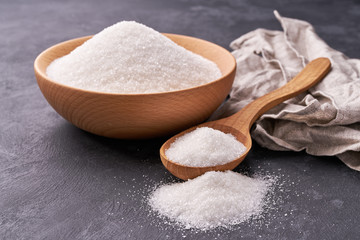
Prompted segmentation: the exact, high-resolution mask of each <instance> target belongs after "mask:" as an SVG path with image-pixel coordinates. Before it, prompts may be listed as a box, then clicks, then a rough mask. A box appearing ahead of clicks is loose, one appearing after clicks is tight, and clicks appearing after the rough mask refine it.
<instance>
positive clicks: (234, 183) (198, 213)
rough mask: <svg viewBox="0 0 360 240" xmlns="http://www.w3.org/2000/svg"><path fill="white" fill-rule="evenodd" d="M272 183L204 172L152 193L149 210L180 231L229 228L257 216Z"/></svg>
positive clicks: (239, 176)
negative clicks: (169, 221)
mask: <svg viewBox="0 0 360 240" xmlns="http://www.w3.org/2000/svg"><path fill="white" fill-rule="evenodd" d="M272 184H273V182H272V181H271V180H265V179H260V178H250V177H247V176H244V175H242V174H239V173H235V172H232V171H226V172H207V173H205V174H204V175H202V176H200V177H197V178H195V179H192V180H188V181H186V182H183V183H173V184H169V185H163V186H160V187H159V188H157V189H156V190H155V191H153V192H152V193H151V195H150V197H149V200H148V203H149V205H150V206H151V208H152V209H153V210H154V211H155V212H157V213H158V214H160V215H161V216H165V217H167V218H169V219H170V220H171V221H172V222H176V223H178V224H180V225H181V226H182V227H184V228H195V229H200V230H209V229H213V228H216V227H224V228H230V227H231V226H233V225H236V224H239V223H242V222H245V221H247V220H250V219H251V218H255V217H256V216H260V215H261V214H262V212H263V210H264V206H265V204H266V195H267V193H268V191H269V189H270V187H271V185H272Z"/></svg>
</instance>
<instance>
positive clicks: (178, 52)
mask: <svg viewBox="0 0 360 240" xmlns="http://www.w3.org/2000/svg"><path fill="white" fill-rule="evenodd" d="M46 73H47V75H48V76H49V77H50V78H51V79H52V80H54V81H57V82H60V83H62V84H65V85H69V86H73V87H77V88H81V89H86V90H92V91H98V92H110V93H154V92H165V91H174V90H180V89H186V88H191V87H194V86H199V85H202V84H205V83H208V82H211V81H213V80H216V79H218V78H219V77H221V72H220V70H219V68H218V67H217V65H216V64H215V63H213V62H211V61H209V60H207V59H205V58H204V57H202V56H200V55H197V54H195V53H192V52H190V51H188V50H186V49H185V48H183V47H181V46H179V45H177V44H176V43H174V42H173V41H171V40H170V39H169V38H167V37H165V36H164V35H162V34H161V33H159V32H157V31H155V30H154V29H152V28H149V27H147V26H145V25H143V24H140V23H136V22H133V21H122V22H119V23H117V24H114V25H113V26H110V27H108V28H105V29H104V30H103V31H101V32H100V33H98V34H96V35H95V36H93V37H92V38H91V39H90V40H88V41H86V42H85V43H84V44H83V45H81V46H79V47H77V48H76V49H75V50H73V51H72V52H71V53H70V54H68V55H66V56H64V57H61V58H59V59H56V60H55V61H53V62H52V63H51V64H50V65H49V67H48V68H47V70H46Z"/></svg>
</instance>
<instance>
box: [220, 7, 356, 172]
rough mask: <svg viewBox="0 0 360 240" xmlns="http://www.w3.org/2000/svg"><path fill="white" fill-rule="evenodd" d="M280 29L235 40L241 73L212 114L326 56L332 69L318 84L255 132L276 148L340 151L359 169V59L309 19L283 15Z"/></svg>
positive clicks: (226, 111)
mask: <svg viewBox="0 0 360 240" xmlns="http://www.w3.org/2000/svg"><path fill="white" fill-rule="evenodd" d="M275 16H276V17H277V19H278V20H279V21H280V23H281V25H282V28H283V32H282V31H270V30H266V29H257V30H255V31H252V32H249V33H247V34H245V35H243V36H241V37H240V38H238V39H236V40H235V41H233V42H232V43H231V45H230V46H231V48H232V49H234V51H233V55H234V57H235V58H236V61H237V73H236V77H235V82H234V85H233V88H232V91H231V94H230V99H229V101H227V102H226V103H225V104H224V105H223V107H222V108H220V109H219V110H218V111H217V112H216V113H215V115H214V118H219V117H224V116H229V115H231V114H233V113H235V112H237V111H238V110H240V109H241V108H242V107H244V106H245V105H246V104H248V103H249V102H250V101H252V100H254V99H256V98H258V97H260V96H262V95H264V94H265V93H267V92H270V91H271V90H274V89H276V88H278V87H280V86H282V85H284V84H285V83H286V82H287V81H289V80H290V79H291V78H292V77H294V76H295V75H296V74H297V73H298V72H299V71H301V69H302V68H303V67H304V66H305V65H306V63H307V62H309V61H311V60H313V59H315V58H318V57H327V58H329V59H330V60H331V62H332V70H331V72H330V73H329V74H328V75H327V76H326V77H325V78H324V79H323V80H322V81H321V82H320V83H319V84H317V85H316V86H315V87H313V88H311V89H310V90H309V91H308V92H306V93H303V94H301V95H299V96H297V97H295V98H293V99H290V100H288V101H286V102H284V103H283V104H281V105H279V106H277V107H275V108H273V109H271V110H270V111H268V112H267V113H266V114H264V115H263V116H262V117H261V118H260V119H259V120H258V121H257V122H256V124H255V127H254V128H253V130H252V137H253V138H254V139H255V140H256V141H257V142H258V143H259V144H260V145H262V146H263V147H267V148H269V149H272V150H293V151H301V150H304V149H305V150H306V152H307V153H309V154H312V155H319V156H321V155H336V156H337V157H339V158H340V159H341V160H342V161H343V162H344V163H345V164H346V165H348V166H349V167H350V168H353V169H355V170H358V171H360V153H359V151H360V123H359V122H360V60H359V59H349V58H347V57H346V56H344V55H343V54H342V53H341V52H338V51H336V50H334V49H332V48H330V47H329V46H328V45H327V44H326V43H325V42H324V41H323V40H321V39H320V38H319V36H318V35H316V33H315V31H314V28H313V27H312V26H311V24H309V23H307V22H305V21H301V20H297V19H290V18H284V17H281V16H280V15H279V14H278V13H277V12H276V11H275Z"/></svg>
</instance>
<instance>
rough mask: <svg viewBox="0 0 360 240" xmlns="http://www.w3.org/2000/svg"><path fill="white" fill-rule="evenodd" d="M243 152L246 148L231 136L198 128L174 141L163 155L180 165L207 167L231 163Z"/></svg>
mask: <svg viewBox="0 0 360 240" xmlns="http://www.w3.org/2000/svg"><path fill="white" fill-rule="evenodd" d="M245 150H246V147H245V146H244V145H243V144H242V143H241V142H239V141H238V140H237V139H236V138H235V137H234V136H233V135H231V134H226V133H224V132H221V131H219V130H215V129H212V128H208V127H200V128H197V129H196V130H194V131H192V132H189V133H187V134H185V135H183V136H181V137H179V138H178V139H176V140H175V141H174V142H173V143H172V144H171V145H170V147H169V148H168V149H167V150H166V151H165V155H166V157H167V158H168V159H169V160H170V161H172V162H175V163H179V164H181V165H185V166H192V167H207V166H216V165H222V164H226V163H228V162H231V161H233V160H235V159H236V158H238V157H239V156H241V155H242V154H243V153H244V152H245Z"/></svg>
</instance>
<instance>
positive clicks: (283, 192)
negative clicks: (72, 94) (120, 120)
mask: <svg viewBox="0 0 360 240" xmlns="http://www.w3.org/2000/svg"><path fill="white" fill-rule="evenodd" d="M274 9H277V10H278V11H279V12H280V14H282V15H283V16H286V17H292V18H299V19H303V20H306V21H309V22H311V23H312V24H313V25H314V26H315V29H316V30H317V33H318V34H319V35H320V37H322V38H323V39H324V40H325V41H326V42H327V43H328V44H329V45H330V46H331V47H333V48H335V49H337V50H340V51H342V52H344V53H345V54H346V55H348V56H349V57H352V58H360V44H359V40H360V26H359V23H360V2H359V1H325V0H299V1H294V0H293V1H290V0H282V1H280V0H277V1H265V0H264V1H260V0H243V1H241V0H238V1H236V0H227V1H212V0H197V1H191V0H181V1H167V0H155V1H147V0H134V1H115V0H112V1H108V0H103V1H95V0H92V1H46V0H37V1H26V0H24V1H10V0H9V1H4V0H2V1H0V239H183V238H189V239H213V238H218V239H241V238H243V239H358V238H359V236H360V235H359V234H360V229H359V223H360V216H359V212H360V205H359V197H360V185H359V180H360V175H359V173H358V172H356V171H354V170H351V169H349V168H347V167H346V166H345V165H344V164H343V163H342V162H341V161H339V160H338V159H337V158H335V157H314V156H309V155H307V154H306V153H303V152H300V153H294V152H273V151H269V150H266V149H264V148H261V147H259V146H257V145H256V144H255V146H254V148H253V150H252V151H251V153H250V155H249V156H248V157H247V159H246V160H245V161H244V162H243V163H242V164H241V165H240V166H239V167H238V168H237V169H236V171H239V172H244V173H247V174H249V175H253V174H259V173H261V174H270V175H272V176H276V177H277V178H278V183H277V186H276V188H275V189H274V193H273V196H272V198H271V199H272V200H271V204H270V207H269V208H268V209H267V210H266V213H265V214H264V216H263V217H262V219H260V220H253V221H251V222H249V223H244V224H240V225H239V226H238V227H236V228H235V229H232V230H224V229H217V230H214V231H209V232H196V231H190V230H181V229H179V228H177V227H173V226H171V225H168V224H165V222H164V220H162V219H160V218H158V217H157V216H155V215H154V214H151V213H149V209H148V207H147V205H146V203H145V201H146V197H147V194H148V192H149V191H150V190H151V189H152V188H153V187H154V186H155V185H156V184H159V183H160V182H170V181H174V180H176V179H175V178H174V177H172V176H171V175H170V174H169V173H168V172H167V171H166V170H165V169H164V167H163V166H162V165H161V162H160V158H159V155H158V150H159V148H160V146H161V144H162V143H163V142H164V140H165V138H162V139H153V140H139V141H125V140H113V139H107V138H103V137H98V136H95V135H92V134H89V133H86V132H84V131H82V130H80V129H78V128H76V127H74V126H72V125H71V124H70V123H68V122H66V121H65V120H64V119H62V118H61V117H60V116H59V115H58V114H57V113H56V112H55V111H54V110H53V109H52V108H51V107H50V105H48V103H47V102H46V100H45V99H44V98H43V96H42V94H41V92H40V91H39V89H38V86H37V84H36V80H35V77H34V73H33V61H34V59H35V58H36V56H37V55H38V54H39V53H40V52H41V51H43V50H45V49H46V48H48V47H50V46H51V45H53V44H56V43H58V42H61V41H64V40H68V39H71V38H76V37H81V36H85V35H91V34H95V33H97V32H99V31H101V30H102V29H103V28H104V27H107V26H109V25H112V24H114V23H116V22H118V21H120V20H136V21H138V22H141V23H144V24H146V25H148V26H150V27H152V28H154V29H156V30H158V31H160V32H169V33H177V34H184V35H191V36H195V37H199V38H203V39H206V40H209V41H212V42H215V43H217V44H219V45H221V46H224V47H226V48H228V45H229V43H230V42H231V41H232V40H234V39H235V38H237V37H239V36H241V35H242V34H245V33H247V32H249V31H251V30H254V29H256V28H267V29H279V30H280V24H279V23H278V22H277V20H276V19H275V17H274V16H273V13H272V12H273V10H274Z"/></svg>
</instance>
